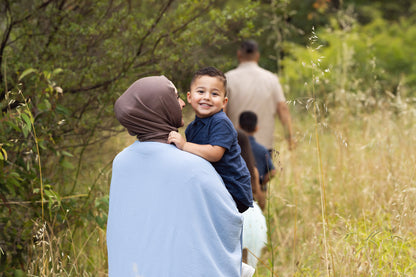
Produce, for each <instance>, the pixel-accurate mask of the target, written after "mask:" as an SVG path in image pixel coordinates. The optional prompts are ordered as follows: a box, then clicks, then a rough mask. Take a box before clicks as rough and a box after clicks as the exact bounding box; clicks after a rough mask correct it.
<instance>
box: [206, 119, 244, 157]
mask: <svg viewBox="0 0 416 277" xmlns="http://www.w3.org/2000/svg"><path fill="white" fill-rule="evenodd" d="M234 141H237V131H236V130H235V129H234V126H233V124H232V123H231V121H229V120H224V119H222V118H219V119H216V120H214V121H213V122H212V124H211V125H210V130H209V142H208V143H209V144H211V145H217V146H221V147H224V148H225V149H227V150H230V149H231V146H232V145H233V142H234Z"/></svg>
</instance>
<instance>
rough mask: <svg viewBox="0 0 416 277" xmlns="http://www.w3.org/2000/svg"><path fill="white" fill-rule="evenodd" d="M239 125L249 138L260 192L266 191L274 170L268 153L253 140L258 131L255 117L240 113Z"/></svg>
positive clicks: (247, 113)
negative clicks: (257, 172) (257, 173)
mask: <svg viewBox="0 0 416 277" xmlns="http://www.w3.org/2000/svg"><path fill="white" fill-rule="evenodd" d="M239 125H240V129H242V130H243V131H245V132H246V133H247V135H248V137H249V140H250V145H251V149H252V151H253V154H254V159H255V160H256V166H257V170H258V171H259V177H260V186H261V188H262V190H266V188H267V186H266V184H267V182H268V181H269V179H271V178H272V177H273V176H274V175H275V174H276V169H275V167H274V165H273V161H272V159H271V157H270V153H269V151H268V150H267V149H266V147H264V146H263V145H261V144H259V143H258V142H257V141H256V140H255V138H254V133H255V132H257V130H258V126H257V115H256V114H255V113H254V112H252V111H245V112H242V113H241V114H240V117H239Z"/></svg>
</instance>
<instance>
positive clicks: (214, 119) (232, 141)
mask: <svg viewBox="0 0 416 277" xmlns="http://www.w3.org/2000/svg"><path fill="white" fill-rule="evenodd" d="M185 135H186V140H187V141H189V142H192V143H196V144H210V145H217V146H221V147H224V148H225V152H224V155H223V156H222V158H221V159H220V160H219V161H218V162H212V163H211V164H212V165H213V166H214V168H215V170H216V171H217V172H218V174H219V175H220V176H221V177H222V180H223V181H224V184H225V187H226V188H227V190H228V191H229V192H230V194H231V196H232V197H233V199H234V201H235V202H236V204H237V208H238V210H239V211H240V212H241V213H242V212H244V211H245V210H247V209H248V208H249V207H253V193H252V190H251V179H250V172H249V171H248V169H247V165H246V163H245V161H244V160H243V158H242V157H241V149H240V146H239V145H238V141H237V131H236V130H235V129H234V126H233V124H232V123H231V121H230V119H229V118H228V117H227V116H226V115H225V113H224V112H223V111H221V112H218V113H216V114H214V115H212V116H210V117H206V118H199V117H197V116H195V120H194V121H192V122H191V123H190V124H189V125H188V127H187V128H186V130H185Z"/></svg>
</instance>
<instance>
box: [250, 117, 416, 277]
mask: <svg viewBox="0 0 416 277" xmlns="http://www.w3.org/2000/svg"><path fill="white" fill-rule="evenodd" d="M331 112H332V113H333V114H336V113H337V112H341V113H343V111H337V110H335V109H334V110H333V111H329V114H331ZM295 122H296V129H297V137H298V138H300V141H298V147H297V149H296V150H295V151H292V152H289V151H287V150H286V149H287V147H286V145H285V143H284V141H283V140H282V139H278V140H277V142H278V143H277V148H278V150H279V151H280V158H279V159H280V163H281V165H282V168H283V170H282V172H281V174H280V175H279V176H278V177H277V178H275V179H274V180H272V182H271V192H270V199H269V202H268V205H270V206H271V207H272V209H271V211H272V212H271V213H270V214H268V215H266V216H269V217H271V222H272V223H271V226H269V228H270V230H271V232H272V244H273V246H274V248H273V251H275V253H274V261H273V263H274V272H275V274H276V275H277V276H294V275H295V276H327V275H328V272H329V275H331V276H414V275H415V274H416V266H415V264H416V250H415V249H416V225H415V224H414V222H416V212H415V207H416V204H415V203H416V201H415V200H416V180H415V170H416V144H415V143H416V129H415V128H414V126H416V119H415V117H414V116H413V114H412V113H411V112H410V113H401V114H397V113H394V112H392V111H390V110H378V111H375V112H373V113H371V114H365V113H363V114H361V115H360V116H352V115H348V114H345V113H344V114H343V116H342V115H341V116H339V115H338V116H333V117H332V116H328V117H327V118H325V119H322V121H321V123H323V122H324V123H325V124H321V127H322V128H320V129H319V140H320V147H321V158H322V163H323V171H324V178H325V184H326V216H327V218H326V220H327V222H326V225H327V237H326V239H327V244H328V251H329V255H330V257H329V260H330V262H329V270H327V268H326V263H325V250H324V244H323V243H324V237H323V230H322V217H321V212H322V211H321V206H320V190H319V189H320V188H319V172H318V166H317V163H318V160H317V157H316V144H315V141H314V140H315V138H314V136H313V134H311V133H312V132H313V128H311V126H313V120H312V119H311V118H308V117H307V116H305V117H304V116H296V115H295ZM295 209H297V210H295ZM295 218H296V221H295ZM271 251H272V249H270V248H269V249H268V250H267V251H266V252H265V253H264V255H263V256H262V260H264V261H267V260H270V259H271V257H272V255H271ZM257 276H272V275H271V272H270V270H269V269H267V268H266V267H263V266H262V264H261V263H259V267H258V271H257Z"/></svg>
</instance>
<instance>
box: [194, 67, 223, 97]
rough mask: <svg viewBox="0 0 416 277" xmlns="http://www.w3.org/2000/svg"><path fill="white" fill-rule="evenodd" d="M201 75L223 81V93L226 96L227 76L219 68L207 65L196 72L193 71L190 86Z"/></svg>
mask: <svg viewBox="0 0 416 277" xmlns="http://www.w3.org/2000/svg"><path fill="white" fill-rule="evenodd" d="M201 76H210V77H216V78H218V79H219V80H220V81H221V82H222V83H223V85H224V93H225V96H227V78H226V77H225V75H224V73H222V71H221V70H219V69H217V68H215V67H213V66H207V67H204V68H201V69H199V70H198V71H197V72H195V73H194V76H193V77H192V81H191V86H192V84H193V83H194V82H195V80H196V79H198V78H199V77H201Z"/></svg>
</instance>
